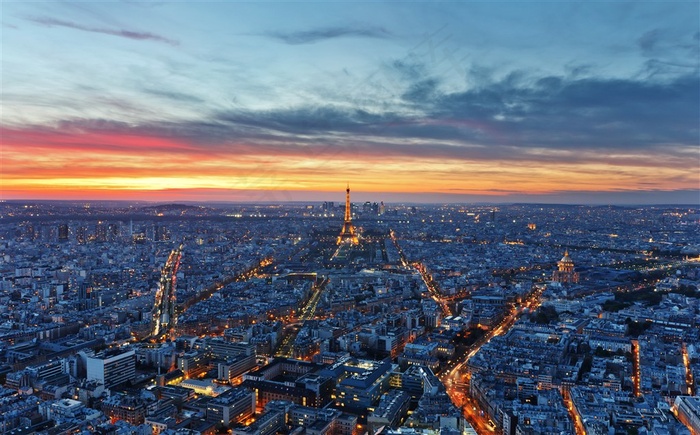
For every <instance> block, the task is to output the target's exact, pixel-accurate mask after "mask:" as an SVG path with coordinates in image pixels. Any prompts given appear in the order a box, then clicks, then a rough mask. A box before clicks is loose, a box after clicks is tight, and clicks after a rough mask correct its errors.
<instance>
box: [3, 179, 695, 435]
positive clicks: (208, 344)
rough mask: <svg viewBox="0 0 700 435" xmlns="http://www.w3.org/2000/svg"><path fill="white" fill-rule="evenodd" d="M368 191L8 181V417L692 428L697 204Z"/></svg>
mask: <svg viewBox="0 0 700 435" xmlns="http://www.w3.org/2000/svg"><path fill="white" fill-rule="evenodd" d="M351 193H352V192H351V186H350V185H348V186H347V189H346V192H345V195H344V196H345V201H344V202H343V201H338V202H332V201H325V202H320V203H303V204H302V203H299V204H292V203H289V204H283V205H276V204H274V205H273V204H267V205H264V204H229V205H219V206H216V205H193V204H174V203H173V204H157V205H152V204H138V203H135V204H134V203H125V202H65V201H38V202H26V201H5V202H3V203H1V206H2V220H0V241H1V243H0V249H1V250H2V252H1V254H2V255H0V273H2V280H1V281H0V290H2V299H1V301H2V304H1V305H0V307H2V310H1V311H0V314H1V316H2V323H1V324H0V338H1V341H0V343H1V346H2V347H1V353H0V355H1V357H2V362H3V363H2V366H1V369H0V370H1V373H2V377H3V378H4V383H3V387H2V390H1V393H0V394H1V396H2V401H1V403H0V407H1V408H0V409H2V417H1V419H0V424H2V428H3V432H4V433H13V434H20V433H46V434H59V433H100V434H151V433H153V434H216V433H234V434H241V435H250V434H261V435H269V434H274V433H303V432H306V433H312V434H316V433H318V434H345V435H361V434H364V433H369V434H387V435H400V434H426V435H428V434H431V435H432V434H442V433H445V434H490V433H501V434H613V433H614V434H617V433H621V434H622V433H625V434H626V433H655V434H656V433H661V434H665V433H668V434H694V433H697V431H698V418H699V417H700V413H699V412H698V411H699V410H700V406H699V405H700V399H698V396H697V394H698V387H699V384H698V383H699V381H698V378H699V376H698V373H700V345H699V344H700V328H698V325H700V291H699V290H698V289H699V288H700V231H698V227H699V226H700V207H697V206H685V207H682V206H676V207H668V206H656V207H652V206H646V207H645V206H639V207H618V206H569V205H536V204H521V205H517V204H512V205H497V206H496V205H454V204H445V205H426V204H414V205H399V204H385V203H384V202H382V201H381V200H380V199H379V198H378V199H377V201H375V202H370V201H367V202H364V203H355V202H352V197H351ZM338 198H339V199H342V198H343V193H342V191H340V192H339V193H338Z"/></svg>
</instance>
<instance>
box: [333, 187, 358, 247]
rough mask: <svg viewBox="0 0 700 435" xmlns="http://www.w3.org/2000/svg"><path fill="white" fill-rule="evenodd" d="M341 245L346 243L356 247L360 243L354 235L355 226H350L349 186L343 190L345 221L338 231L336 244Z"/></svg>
mask: <svg viewBox="0 0 700 435" xmlns="http://www.w3.org/2000/svg"><path fill="white" fill-rule="evenodd" d="M343 243H348V244H351V245H357V244H358V243H360V241H359V240H358V239H357V234H355V226H354V225H353V224H352V209H351V208H350V185H349V184H348V188H347V190H345V221H344V222H343V229H342V230H340V235H339V236H338V244H339V245H340V244H343Z"/></svg>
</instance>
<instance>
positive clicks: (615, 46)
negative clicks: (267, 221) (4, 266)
mask: <svg viewBox="0 0 700 435" xmlns="http://www.w3.org/2000/svg"><path fill="white" fill-rule="evenodd" d="M275 10H276V11H277V14H273V13H271V8H270V5H255V4H247V3H225V4H221V3H217V4H213V3H212V4H207V5H206V7H201V5H199V7H198V6H197V5H188V4H182V3H160V4H147V3H138V2H136V3H126V4H118V5H117V4H111V3H87V4H86V3H58V2H56V3H52V2H49V3H41V4H36V3H30V4H21V3H5V4H3V12H4V14H3V17H2V36H3V76H2V97H3V113H2V121H3V122H2V124H3V125H2V127H1V129H2V142H3V147H2V177H1V178H2V185H1V186H0V190H1V193H2V198H1V199H4V200H12V199H56V200H60V199H66V200H112V199H119V200H148V201H156V202H172V201H200V202H206V201H211V202H249V201H251V202H253V201H259V202H288V201H312V200H313V201H323V200H333V201H338V202H340V201H341V200H342V196H341V195H342V194H341V193H340V191H341V189H343V188H344V186H345V183H346V182H347V181H349V182H350V184H351V188H352V190H353V199H355V198H357V199H356V201H361V202H364V201H367V200H371V201H380V200H383V201H385V202H394V203H395V202H417V203H419V202H429V203H441V202H455V203H463V202H493V203H512V202H542V203H582V204H674V203H685V204H697V203H698V202H699V201H700V189H699V184H698V183H699V177H700V155H699V149H700V147H699V146H698V134H699V132H700V128H699V126H700V121H698V119H700V110H699V107H700V98H699V97H698V95H700V86H699V80H698V71H699V70H700V68H699V65H700V57H699V56H700V48H699V44H700V25H699V24H698V17H699V16H700V11H699V10H698V7H697V4H695V3H692V2H674V3H661V2H658V3H656V2H651V3H643V4H629V3H620V4H608V3H595V4H583V3H573V4H565V3H559V2H555V3H508V4H504V3H495V4H484V3H466V4H424V3H417V4H396V3H384V4H372V5H367V4H363V5H352V4H346V3H314V4H298V3H284V4H275Z"/></svg>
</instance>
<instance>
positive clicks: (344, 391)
mask: <svg viewBox="0 0 700 435" xmlns="http://www.w3.org/2000/svg"><path fill="white" fill-rule="evenodd" d="M392 368H393V366H392V364H391V360H389V359H387V360H384V361H381V362H378V361H370V360H348V361H345V362H343V363H342V365H341V366H340V367H338V368H337V369H340V370H341V372H340V373H339V376H338V377H339V378H340V379H341V381H340V382H338V385H337V387H336V405H338V406H340V407H341V408H340V409H342V410H347V411H348V412H355V413H359V414H364V413H366V412H367V408H370V407H372V406H373V405H374V404H375V403H377V402H378V401H379V398H380V397H381V396H382V395H383V394H384V393H386V392H387V391H388V389H389V380H390V375H391V371H392ZM337 369H336V370H337Z"/></svg>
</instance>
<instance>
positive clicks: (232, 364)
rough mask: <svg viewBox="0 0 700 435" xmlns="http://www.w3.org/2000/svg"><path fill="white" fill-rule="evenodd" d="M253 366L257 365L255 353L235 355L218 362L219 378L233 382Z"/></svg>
mask: <svg viewBox="0 0 700 435" xmlns="http://www.w3.org/2000/svg"><path fill="white" fill-rule="evenodd" d="M253 367H255V355H239V356H236V357H233V358H231V359H229V360H227V361H226V362H220V363H219V364H218V379H219V380H220V381H225V382H229V383H231V382H233V381H234V380H235V379H236V378H238V377H239V376H241V375H242V374H243V373H245V372H247V371H248V370H250V369H252V368H253Z"/></svg>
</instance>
